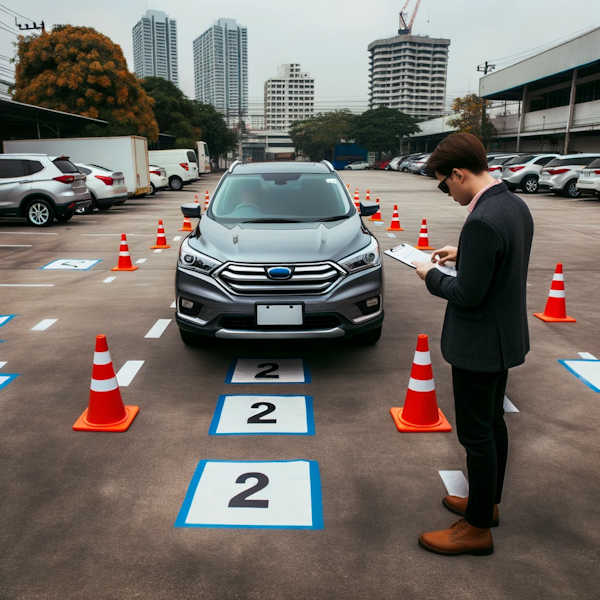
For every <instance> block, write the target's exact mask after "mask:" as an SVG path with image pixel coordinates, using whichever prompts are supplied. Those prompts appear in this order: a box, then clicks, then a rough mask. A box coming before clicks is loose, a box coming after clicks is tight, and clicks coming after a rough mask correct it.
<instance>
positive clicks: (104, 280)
mask: <svg viewBox="0 0 600 600" xmlns="http://www.w3.org/2000/svg"><path fill="white" fill-rule="evenodd" d="M115 279H116V277H115V276H114V275H111V276H110V277H107V278H106V279H103V280H102V283H110V282H111V281H114V280H115Z"/></svg>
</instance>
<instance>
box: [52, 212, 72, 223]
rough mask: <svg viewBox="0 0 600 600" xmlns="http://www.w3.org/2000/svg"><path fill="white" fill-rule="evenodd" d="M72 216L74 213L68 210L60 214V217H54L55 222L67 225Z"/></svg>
mask: <svg viewBox="0 0 600 600" xmlns="http://www.w3.org/2000/svg"><path fill="white" fill-rule="evenodd" d="M74 214H75V211H73V210H68V211H66V212H64V213H62V215H56V220H57V221H59V222H61V223H67V222H68V221H70V220H71V218H72V217H73V215H74Z"/></svg>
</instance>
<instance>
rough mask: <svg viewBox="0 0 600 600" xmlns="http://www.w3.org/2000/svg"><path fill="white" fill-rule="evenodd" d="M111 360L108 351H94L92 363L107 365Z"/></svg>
mask: <svg viewBox="0 0 600 600" xmlns="http://www.w3.org/2000/svg"><path fill="white" fill-rule="evenodd" d="M110 362H112V360H111V358H110V352H109V351H108V350H107V351H106V352H94V364H95V365H107V364H108V363H110Z"/></svg>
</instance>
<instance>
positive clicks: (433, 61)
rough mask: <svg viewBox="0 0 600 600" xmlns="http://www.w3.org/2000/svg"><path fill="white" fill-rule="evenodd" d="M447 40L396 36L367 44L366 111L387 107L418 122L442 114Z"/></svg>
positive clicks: (406, 32) (403, 31)
mask: <svg viewBox="0 0 600 600" xmlns="http://www.w3.org/2000/svg"><path fill="white" fill-rule="evenodd" d="M449 46H450V40H448V39H445V38H430V37H428V36H424V35H412V34H411V32H410V28H409V29H406V28H404V29H402V28H401V29H400V30H399V31H398V35H396V36H394V37H391V38H386V39H381V40H375V41H374V42H371V43H370V44H369V47H368V50H369V108H377V107H378V106H388V107H390V108H397V109H399V110H400V111H402V112H403V113H406V114H408V115H412V116H414V117H417V118H418V119H419V120H425V119H432V118H434V117H438V116H441V115H442V114H444V108H445V97H446V75H447V70H448V47H449Z"/></svg>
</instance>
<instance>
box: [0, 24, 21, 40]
mask: <svg viewBox="0 0 600 600" xmlns="http://www.w3.org/2000/svg"><path fill="white" fill-rule="evenodd" d="M0 29H1V30H2V31H6V32H7V33H12V34H13V35H14V36H15V37H19V34H17V33H15V32H14V31H12V30H10V29H8V28H7V27H4V26H3V25H0Z"/></svg>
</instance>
